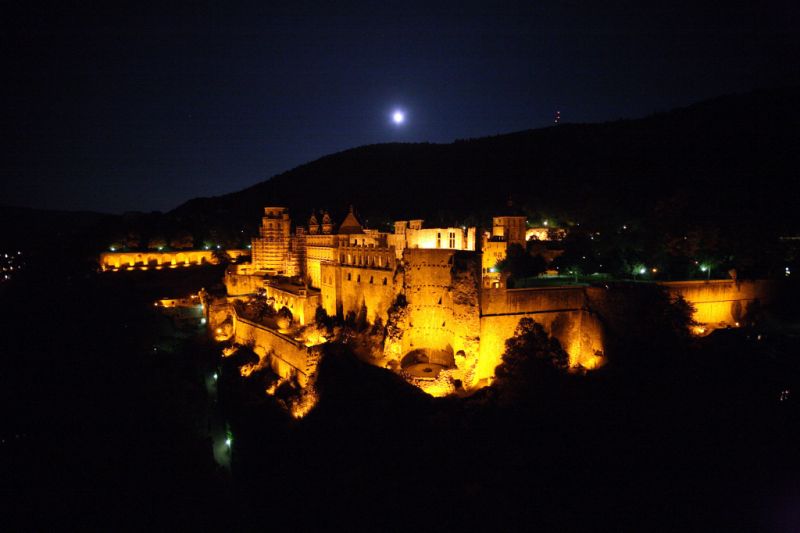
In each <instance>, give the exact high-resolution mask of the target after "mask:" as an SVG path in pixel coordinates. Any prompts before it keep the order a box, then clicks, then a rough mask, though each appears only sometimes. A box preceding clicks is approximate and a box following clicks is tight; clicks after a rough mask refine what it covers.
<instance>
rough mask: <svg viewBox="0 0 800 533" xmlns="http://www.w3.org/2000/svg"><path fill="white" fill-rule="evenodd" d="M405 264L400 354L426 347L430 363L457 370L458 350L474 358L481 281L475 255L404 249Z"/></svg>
mask: <svg viewBox="0 0 800 533" xmlns="http://www.w3.org/2000/svg"><path fill="white" fill-rule="evenodd" d="M403 262H404V286H403V292H404V293H405V297H406V300H407V302H408V305H407V316H408V328H407V330H406V331H405V332H404V334H403V336H402V343H401V346H400V349H399V351H400V352H401V353H403V354H405V353H407V352H410V351H413V350H417V349H425V350H428V352H429V357H430V362H431V363H437V364H442V365H445V366H453V365H454V364H455V361H454V355H455V354H456V353H458V352H460V351H461V352H464V354H465V355H466V354H472V355H473V356H474V355H476V353H475V352H476V351H477V342H478V340H477V331H478V327H479V307H478V294H477V287H478V286H479V279H480V274H479V270H478V269H479V268H480V267H479V263H478V260H477V257H476V254H475V253H474V252H462V251H454V250H425V249H406V251H405V253H404V254H403ZM395 351H397V350H395ZM440 359H441V360H440Z"/></svg>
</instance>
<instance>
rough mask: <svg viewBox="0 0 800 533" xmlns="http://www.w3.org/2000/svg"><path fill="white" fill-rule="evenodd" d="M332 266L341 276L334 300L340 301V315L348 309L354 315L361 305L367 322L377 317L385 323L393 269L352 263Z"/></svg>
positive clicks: (391, 299)
mask: <svg viewBox="0 0 800 533" xmlns="http://www.w3.org/2000/svg"><path fill="white" fill-rule="evenodd" d="M333 269H334V270H335V271H336V273H335V275H336V276H339V279H340V280H341V285H340V289H339V291H338V302H337V303H338V305H341V312H342V315H343V316H345V317H346V316H347V314H348V313H350V312H353V313H355V314H356V315H358V313H359V312H360V311H361V308H362V306H366V308H367V320H368V321H369V322H370V323H371V324H374V323H375V320H377V319H378V318H380V319H381V321H382V322H383V323H384V324H385V323H386V318H387V311H388V309H389V306H391V305H392V303H393V302H394V299H395V296H396V287H395V284H394V273H393V272H392V271H390V270H386V269H382V268H365V267H355V266H335V267H333ZM323 272H326V270H323ZM337 303H335V304H334V306H335V305H337ZM325 305H326V306H329V305H330V303H329V302H326V303H325ZM326 311H328V309H327V308H326ZM329 314H330V312H329Z"/></svg>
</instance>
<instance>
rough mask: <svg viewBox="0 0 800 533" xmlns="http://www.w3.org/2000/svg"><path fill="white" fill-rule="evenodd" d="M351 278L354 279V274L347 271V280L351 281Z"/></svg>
mask: <svg viewBox="0 0 800 533" xmlns="http://www.w3.org/2000/svg"><path fill="white" fill-rule="evenodd" d="M351 279H352V274H350V272H348V273H347V281H350V280H351Z"/></svg>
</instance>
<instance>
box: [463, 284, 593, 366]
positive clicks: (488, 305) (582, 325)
mask: <svg viewBox="0 0 800 533" xmlns="http://www.w3.org/2000/svg"><path fill="white" fill-rule="evenodd" d="M526 316H527V317H530V318H532V319H534V320H535V321H536V322H538V323H539V324H541V325H542V326H543V327H544V328H545V330H547V332H548V333H549V334H550V335H552V336H553V337H555V338H556V339H558V340H559V342H561V345H562V347H563V348H564V350H565V351H566V352H567V354H568V355H569V364H570V367H573V368H574V367H578V366H583V367H585V368H594V367H596V366H597V365H598V364H600V363H601V356H600V354H602V352H603V334H602V327H601V325H600V322H599V320H597V317H596V316H594V315H593V314H592V313H591V312H590V311H589V310H588V309H587V308H586V296H585V293H584V288H583V287H555V288H532V289H503V288H500V289H484V290H483V291H482V292H481V318H480V337H481V339H480V360H479V363H478V372H477V373H478V378H479V379H486V378H491V377H492V376H493V375H494V369H495V367H496V366H497V365H499V364H500V362H501V361H502V355H503V352H504V351H505V341H506V339H508V338H509V337H511V336H513V335H514V330H515V329H516V327H517V324H518V323H519V320H520V318H522V317H526Z"/></svg>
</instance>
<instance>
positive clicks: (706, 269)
mask: <svg viewBox="0 0 800 533" xmlns="http://www.w3.org/2000/svg"><path fill="white" fill-rule="evenodd" d="M700 271H701V272H705V273H706V274H707V275H706V279H707V280H709V281H710V280H711V267H710V266H708V265H706V264H703V265H700Z"/></svg>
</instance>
